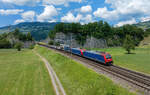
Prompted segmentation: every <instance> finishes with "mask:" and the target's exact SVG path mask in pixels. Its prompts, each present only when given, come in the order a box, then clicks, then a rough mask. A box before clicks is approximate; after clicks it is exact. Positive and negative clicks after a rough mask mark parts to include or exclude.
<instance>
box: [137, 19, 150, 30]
mask: <svg viewBox="0 0 150 95" xmlns="http://www.w3.org/2000/svg"><path fill="white" fill-rule="evenodd" d="M135 25H136V26H138V27H140V28H142V29H147V28H150V21H146V22H139V23H137V24H135Z"/></svg>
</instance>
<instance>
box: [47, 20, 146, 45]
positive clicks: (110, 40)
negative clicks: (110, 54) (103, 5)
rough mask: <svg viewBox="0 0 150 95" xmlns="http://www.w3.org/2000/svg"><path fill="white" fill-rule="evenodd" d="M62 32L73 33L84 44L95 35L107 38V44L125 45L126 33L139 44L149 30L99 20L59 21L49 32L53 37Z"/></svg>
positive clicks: (98, 37) (99, 37) (135, 43)
mask: <svg viewBox="0 0 150 95" xmlns="http://www.w3.org/2000/svg"><path fill="white" fill-rule="evenodd" d="M58 32H62V33H65V34H68V33H73V34H74V35H75V38H76V40H77V42H78V43H79V44H81V45H84V43H85V42H86V39H87V37H88V36H89V37H91V36H92V37H95V38H97V39H105V40H106V42H107V45H108V46H110V47H112V46H123V43H124V40H125V38H126V35H129V36H131V38H132V40H133V42H134V45H136V46H138V45H139V43H140V41H141V40H143V38H144V36H147V35H148V33H149V31H148V30H147V31H144V30H143V29H141V28H138V27H136V26H135V25H124V26H122V27H113V26H111V25H109V24H108V23H107V22H103V21H99V22H94V23H88V24H85V25H81V24H80V23H59V24H57V25H56V26H55V27H54V29H53V30H52V31H50V33H49V37H50V38H51V39H54V38H55V35H56V33H58Z"/></svg>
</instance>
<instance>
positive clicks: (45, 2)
mask: <svg viewBox="0 0 150 95" xmlns="http://www.w3.org/2000/svg"><path fill="white" fill-rule="evenodd" d="M0 4H1V5H0V27H2V26H6V25H10V24H18V23H21V22H34V21H39V22H80V23H81V24H86V23H89V22H94V21H99V20H104V21H107V22H109V23H110V24H111V25H114V26H122V25H124V24H134V23H138V22H143V21H149V20H150V8H149V6H150V0H0Z"/></svg>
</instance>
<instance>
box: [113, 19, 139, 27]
mask: <svg viewBox="0 0 150 95" xmlns="http://www.w3.org/2000/svg"><path fill="white" fill-rule="evenodd" d="M136 23H137V22H136V20H135V19H134V18H133V19H131V20H127V21H121V22H119V23H118V24H116V25H115V26H117V27H120V26H123V25H126V24H136Z"/></svg>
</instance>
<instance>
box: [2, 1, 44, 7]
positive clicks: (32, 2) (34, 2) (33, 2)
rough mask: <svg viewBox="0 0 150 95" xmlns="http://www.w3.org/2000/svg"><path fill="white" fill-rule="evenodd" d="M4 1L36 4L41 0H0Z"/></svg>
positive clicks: (16, 3)
mask: <svg viewBox="0 0 150 95" xmlns="http://www.w3.org/2000/svg"><path fill="white" fill-rule="evenodd" d="M0 1H2V2H3V3H9V4H15V5H20V6H22V5H30V6H31V5H35V4H36V3H39V2H40V1H41V0H0Z"/></svg>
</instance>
